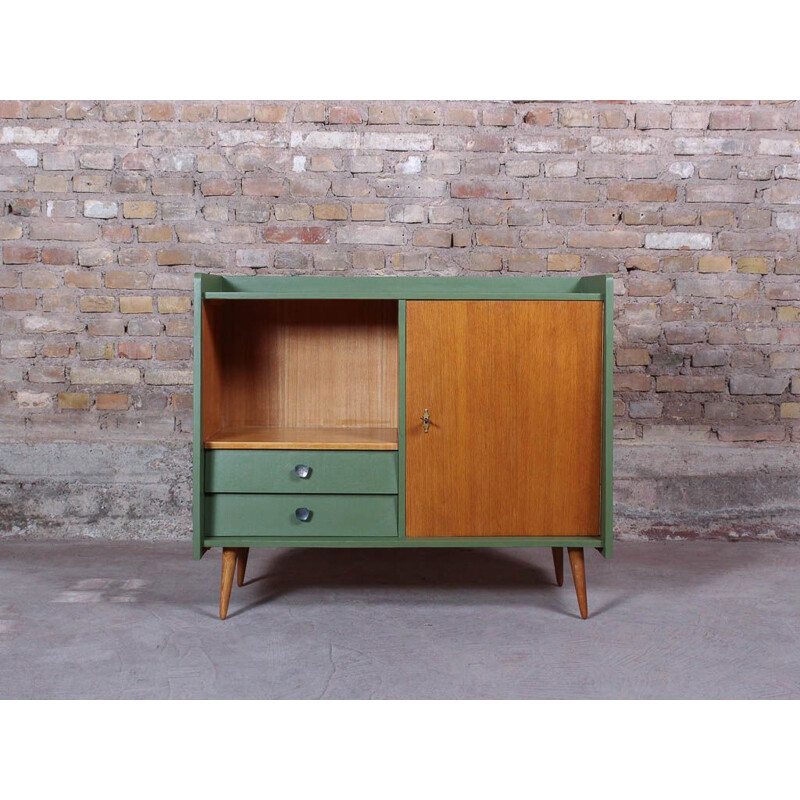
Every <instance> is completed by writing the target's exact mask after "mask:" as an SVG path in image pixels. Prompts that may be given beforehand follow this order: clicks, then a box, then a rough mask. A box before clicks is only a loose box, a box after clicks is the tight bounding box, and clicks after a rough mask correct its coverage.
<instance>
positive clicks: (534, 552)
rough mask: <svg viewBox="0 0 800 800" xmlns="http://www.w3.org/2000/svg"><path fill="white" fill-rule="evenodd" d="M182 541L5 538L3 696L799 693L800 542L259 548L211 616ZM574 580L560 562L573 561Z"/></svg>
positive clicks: (213, 595)
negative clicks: (609, 555)
mask: <svg viewBox="0 0 800 800" xmlns="http://www.w3.org/2000/svg"><path fill="white" fill-rule="evenodd" d="M219 561H220V559H219V554H218V552H216V551H212V552H210V553H208V554H207V555H206V556H205V558H203V560H202V561H199V562H196V561H193V560H192V559H191V553H190V545H189V543H188V542H187V543H169V544H149V543H119V542H22V541H7V542H5V543H3V544H0V698H512V699H514V698H800V546H798V545H792V544H779V543H776V544H773V543H747V544H733V543H728V542H682V543H680V542H666V543H652V542H650V543H638V542H636V543H634V542H621V543H619V544H618V545H617V546H616V552H615V555H614V558H613V559H612V560H610V561H606V560H604V559H603V558H602V557H601V556H600V555H599V554H598V553H595V552H594V551H589V552H588V553H587V575H588V585H589V611H590V617H589V619H588V620H586V621H583V620H581V619H580V618H579V617H578V612H577V603H576V600H575V593H574V590H573V588H572V584H571V580H570V577H569V573H568V567H567V582H565V585H564V587H563V588H558V587H556V586H555V585H554V581H553V571H552V561H551V558H550V551H549V550H546V549H529V550H525V549H520V550H478V549H475V550H461V551H458V550H416V551H415V550H405V551H398V550H395V551H392V550H360V551H359V550H302V549H296V550H253V551H251V555H250V563H249V565H248V582H247V584H246V585H245V586H244V587H242V588H237V587H235V586H234V590H233V598H232V600H231V612H230V615H229V617H228V619H227V621H225V622H221V621H220V620H218V619H217V617H216V612H217V597H218V590H219ZM565 566H566V565H565Z"/></svg>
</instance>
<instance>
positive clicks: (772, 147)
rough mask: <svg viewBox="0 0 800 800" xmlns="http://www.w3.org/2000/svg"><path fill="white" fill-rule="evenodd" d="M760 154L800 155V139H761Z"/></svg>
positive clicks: (759, 144)
mask: <svg viewBox="0 0 800 800" xmlns="http://www.w3.org/2000/svg"><path fill="white" fill-rule="evenodd" d="M758 154H759V155H762V156H796V155H800V139H761V140H760V141H759V143H758Z"/></svg>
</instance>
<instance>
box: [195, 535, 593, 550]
mask: <svg viewBox="0 0 800 800" xmlns="http://www.w3.org/2000/svg"><path fill="white" fill-rule="evenodd" d="M601 543H602V539H600V538H599V537H597V536H576V537H570V538H565V537H556V536H548V537H543V536H539V537H527V536H526V537H518V536H515V537H513V538H511V537H500V536H481V537H474V538H471V539H466V540H465V539H460V540H459V539H454V538H452V537H451V538H447V539H406V538H405V537H403V536H399V537H394V538H385V539H379V538H376V537H353V536H339V537H334V538H329V539H324V538H319V537H316V538H315V537H303V538H302V539H296V538H291V537H287V536H270V537H265V536H231V537H227V536H226V537H224V538H223V537H212V538H210V539H208V540H207V544H208V546H209V547H401V548H402V547H595V548H599V547H600V545H601Z"/></svg>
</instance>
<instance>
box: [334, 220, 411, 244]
mask: <svg viewBox="0 0 800 800" xmlns="http://www.w3.org/2000/svg"><path fill="white" fill-rule="evenodd" d="M336 241H337V242H339V244H386V245H402V244H404V243H405V239H404V233H403V229H402V228H394V227H391V226H389V225H345V226H343V227H341V228H338V229H337V230H336Z"/></svg>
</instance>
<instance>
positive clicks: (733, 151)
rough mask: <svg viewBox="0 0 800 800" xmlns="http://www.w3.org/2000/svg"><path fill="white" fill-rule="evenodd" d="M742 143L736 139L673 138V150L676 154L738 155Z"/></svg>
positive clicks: (741, 148)
mask: <svg viewBox="0 0 800 800" xmlns="http://www.w3.org/2000/svg"><path fill="white" fill-rule="evenodd" d="M743 150H744V145H743V143H742V142H741V141H739V140H738V139H721V138H708V139H706V138H703V139H683V138H678V139H676V140H675V145H674V152H675V155H678V156H713V155H724V156H734V155H739V154H740V153H742V152H743Z"/></svg>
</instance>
